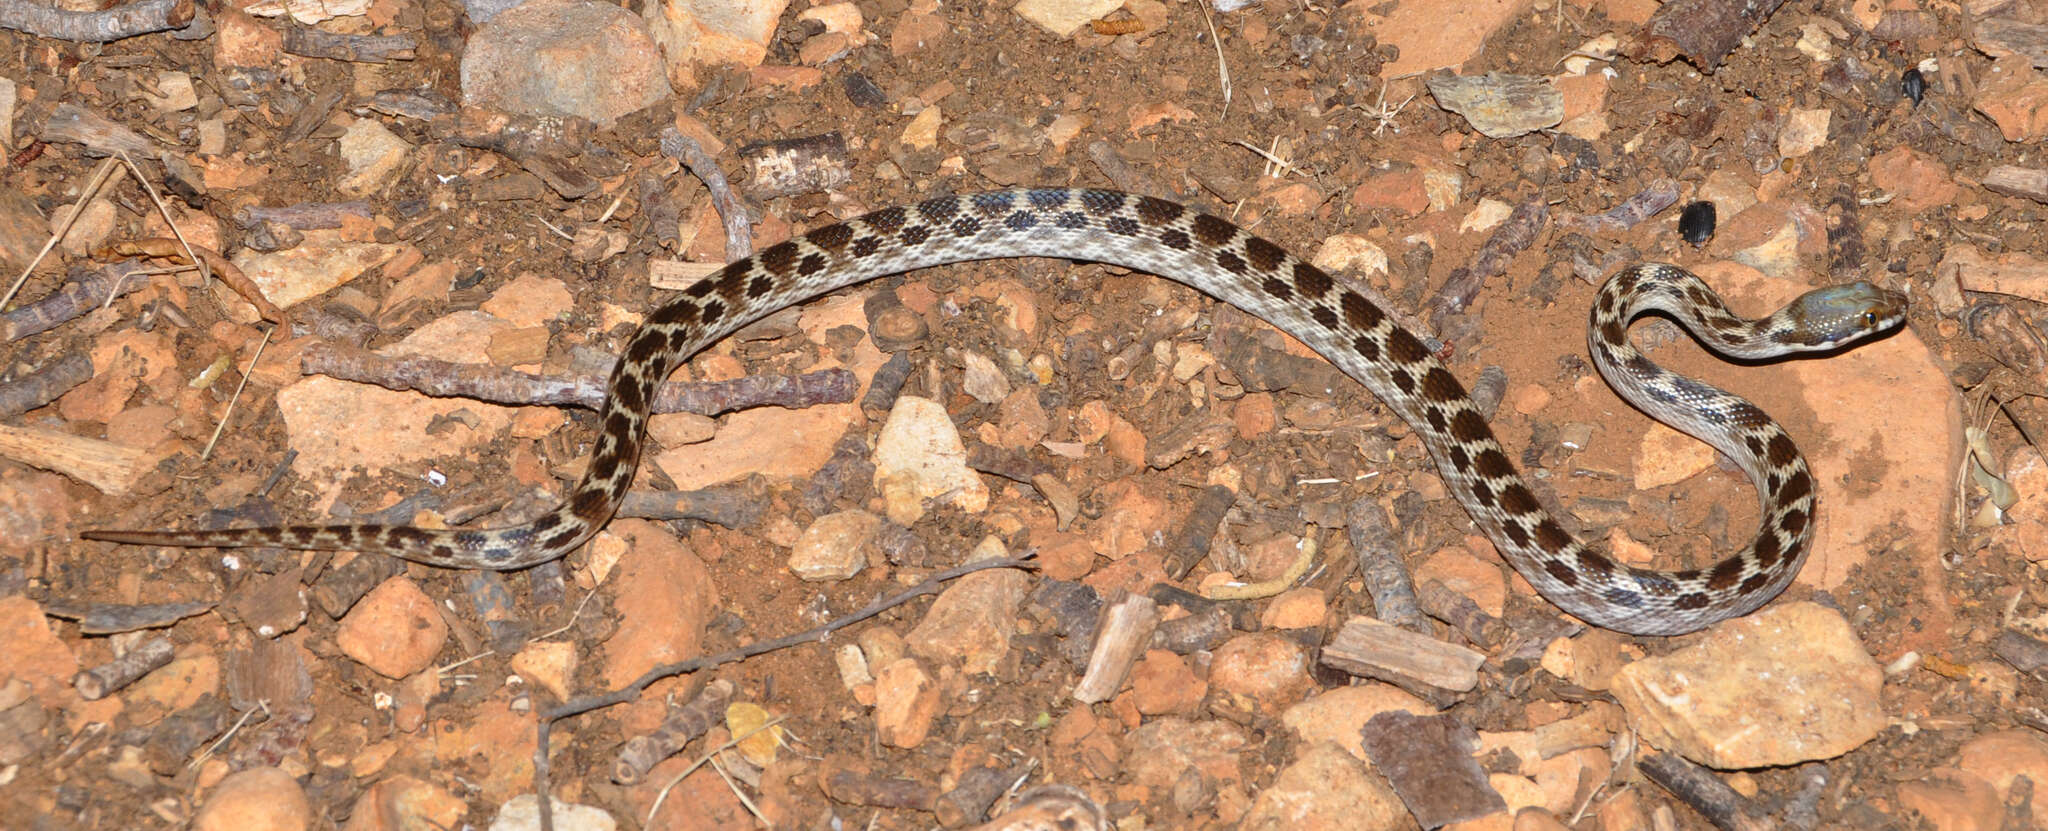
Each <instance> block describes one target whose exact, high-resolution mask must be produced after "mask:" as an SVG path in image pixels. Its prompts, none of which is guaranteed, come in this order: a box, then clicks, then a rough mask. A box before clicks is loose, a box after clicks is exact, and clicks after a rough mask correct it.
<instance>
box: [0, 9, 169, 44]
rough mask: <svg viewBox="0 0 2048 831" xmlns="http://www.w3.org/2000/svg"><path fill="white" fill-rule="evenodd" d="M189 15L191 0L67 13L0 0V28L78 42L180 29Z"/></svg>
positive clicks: (109, 41) (107, 41)
mask: <svg viewBox="0 0 2048 831" xmlns="http://www.w3.org/2000/svg"><path fill="white" fill-rule="evenodd" d="M192 16H193V6H192V0H142V2H139V3H130V4H128V5H126V6H118V7H115V8H111V9H107V10H105V11H97V12H67V11H62V10H59V9H56V8H52V7H50V6H45V5H42V4H40V3H35V2H30V1H29V0H0V29H14V30H16V31H20V32H27V33H28V34H31V35H35V36H37V37H46V38H54V39H56V40H69V41H76V42H80V43H111V42H113V41H117V40H120V39H122V38H129V37H134V36H136V35H146V34H149V33H151V32H164V31H169V30H171V29H183V28H185V25H186V24H188V23H191V22H192Z"/></svg>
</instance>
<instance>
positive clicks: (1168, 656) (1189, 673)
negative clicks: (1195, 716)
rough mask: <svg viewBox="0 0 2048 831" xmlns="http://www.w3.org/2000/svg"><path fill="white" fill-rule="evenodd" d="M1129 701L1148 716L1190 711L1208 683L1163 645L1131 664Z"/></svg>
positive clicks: (1200, 698) (1187, 712) (1198, 702)
mask: <svg viewBox="0 0 2048 831" xmlns="http://www.w3.org/2000/svg"><path fill="white" fill-rule="evenodd" d="M1130 682H1131V703H1132V704H1133V705H1135V706H1136V707H1137V708H1138V712H1140V713H1143V714H1145V715H1148V716H1159V715H1166V714H1168V713H1179V714H1182V715H1187V714H1190V713H1193V712H1194V710H1195V706H1196V705H1198V704H1201V703H1202V696H1204V695H1207V694H1208V692H1209V685H1208V684H1206V683H1203V682H1202V680H1201V679H1199V678H1196V677H1195V671H1194V670H1193V669H1192V668H1190V667H1189V666H1188V663H1187V661H1185V660H1183V659H1182V658H1181V657H1180V656H1179V655H1175V654H1173V653H1172V652H1168V651H1166V650H1164V649H1154V650H1151V651H1149V652H1146V653H1145V657H1144V658H1142V659H1140V660H1139V661H1138V664H1137V666H1134V667H1132V668H1131V676H1130Z"/></svg>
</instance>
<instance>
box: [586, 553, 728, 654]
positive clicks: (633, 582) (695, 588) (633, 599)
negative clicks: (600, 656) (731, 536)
mask: <svg viewBox="0 0 2048 831" xmlns="http://www.w3.org/2000/svg"><path fill="white" fill-rule="evenodd" d="M607 535H609V536H614V537H618V538H623V539H624V541H625V543H626V545H625V549H626V551H625V554H624V556H622V557H620V559H619V563H618V566H617V567H616V568H614V569H613V571H612V576H611V577H610V578H609V580H610V582H612V583H614V584H615V585H617V586H618V591H619V596H618V600H616V601H615V604H616V606H617V609H618V615H619V621H620V624H619V630H618V632H617V633H615V634H613V635H612V636H611V639H610V640H608V641H606V643H605V657H604V661H605V665H604V669H603V671H602V672H601V674H600V677H601V678H602V679H603V681H604V685H605V687H606V688H608V689H609V688H616V687H620V686H624V685H625V684H626V683H628V682H630V681H632V680H633V679H634V678H638V677H639V676H640V675H641V673H644V672H646V671H647V670H649V669H653V668H654V667H655V666H657V665H659V664H665V663H669V662H671V661H682V660H687V659H690V658H694V657H697V655H698V654H699V653H700V652H702V651H703V643H704V627H705V626H706V625H707V624H708V623H709V622H710V620H711V610H712V608H713V606H714V605H715V604H716V603H717V602H718V588H717V586H716V585H715V584H714V583H713V582H712V579H711V572H710V570H709V569H707V568H705V567H704V561H703V560H701V559H698V557H697V554H696V552H693V551H691V550H690V548H689V546H686V545H683V544H682V542H681V541H680V540H677V539H676V538H675V536H674V535H672V534H670V533H669V531H668V529H667V528H666V527H664V526H661V525H658V524H656V523H652V522H648V521H646V520H638V519H629V520H615V521H613V522H612V523H611V524H610V525H609V526H606V528H605V530H604V531H602V532H600V534H599V536H601V537H602V536H607Z"/></svg>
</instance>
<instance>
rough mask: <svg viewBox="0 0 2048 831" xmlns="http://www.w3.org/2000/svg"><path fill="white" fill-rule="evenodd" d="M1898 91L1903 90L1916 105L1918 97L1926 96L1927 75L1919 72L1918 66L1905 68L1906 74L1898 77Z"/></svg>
mask: <svg viewBox="0 0 2048 831" xmlns="http://www.w3.org/2000/svg"><path fill="white" fill-rule="evenodd" d="M1899 91H1900V92H1904V93H1905V94H1906V97H1907V98H1911V99H1913V104H1914V106H1918V105H1919V104H1920V99H1922V98H1925V97H1927V76H1925V75H1922V74H1920V68H1919V67H1917V66H1916V67H1914V68H1912V69H1908V70H1906V74H1905V75H1902V76H1900V77H1899Z"/></svg>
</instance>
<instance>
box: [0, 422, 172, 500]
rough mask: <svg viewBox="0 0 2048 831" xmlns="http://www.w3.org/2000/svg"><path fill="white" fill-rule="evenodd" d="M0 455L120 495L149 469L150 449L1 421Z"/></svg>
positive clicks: (150, 461) (107, 492)
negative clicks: (124, 445)
mask: <svg viewBox="0 0 2048 831" xmlns="http://www.w3.org/2000/svg"><path fill="white" fill-rule="evenodd" d="M0 456H4V457H6V458H9V459H13V460H15V461H18V462H21V463H23V464H28V465H33V466H35V467H39V468H42V469H44V470H50V471H55V472H57V473H62V474H64V475H66V476H69V477H71V478H74V479H77V480H79V481H81V482H84V483H86V484H88V485H91V486H93V487H95V488H99V489H100V491H101V492H103V493H106V494H109V495H113V496H119V495H121V494H124V493H127V492H128V489H129V488H130V487H132V486H134V484H135V480H136V479H137V478H138V477H140V476H142V474H144V473H146V472H148V471H149V468H150V465H151V463H152V457H151V454H150V453H149V451H147V450H142V449H138V448H133V447H122V446H121V445H118V444H115V443H113V442H110V441H100V440H99V439H88V438H85V437H83V436H74V435H71V434H70V433H62V432H58V431H56V430H38V429H34V428H29V427H15V426H12V425H7V424H0Z"/></svg>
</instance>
